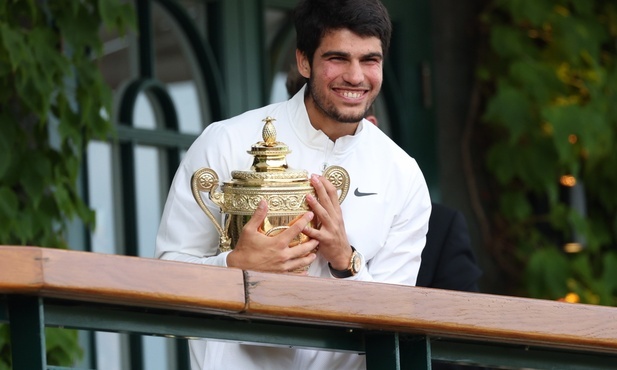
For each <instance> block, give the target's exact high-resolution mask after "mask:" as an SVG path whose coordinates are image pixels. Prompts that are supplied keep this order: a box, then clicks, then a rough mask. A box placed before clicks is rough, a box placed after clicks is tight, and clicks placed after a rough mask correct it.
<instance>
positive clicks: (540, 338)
mask: <svg viewBox="0 0 617 370" xmlns="http://www.w3.org/2000/svg"><path fill="white" fill-rule="evenodd" d="M0 294H2V296H1V298H0V321H5V322H9V325H10V328H11V336H12V341H13V361H14V369H16V370H21V369H28V370H30V369H45V368H46V366H47V365H46V363H45V348H44V343H45V341H44V330H43V328H44V326H62V327H72V328H77V329H85V330H97V331H114V332H130V333H137V334H144V335H160V336H169V337H184V338H197V337H200V338H212V339H221V340H234V341H242V342H245V343H262V344H266V345H275V346H285V347H289V346H293V347H303V348H318V349H325V350H335V351H352V352H358V353H364V354H365V355H366V359H367V368H368V369H406V368H413V369H430V366H431V365H430V361H431V359H436V360H442V361H451V362H460V363H473V364H482V365H485V366H502V367H507V368H539V369H610V368H613V369H615V368H617V308H614V307H603V306H593V305H585V304H570V303H564V302H556V301H546V300H537V299H527V298H515V297H505V296H496V295H488V294H479V293H466V292H454V291H445V290H437V289H428V288H420V287H407V286H399V285H392V284H378V283H367V282H354V281H343V280H334V279H321V278H313V277H302V276H289V275H278V274H267V273H258V272H252V271H242V270H238V269H232V268H220V267H213V266H203V265H194V264H187V263H180V262H170V261H161V260H155V259H148V258H137V257H127V256H119V255H105V254H97V253H89V252H77V251H64V250H57V249H47V248H38V247H12V246H0ZM41 338H42V339H41Z"/></svg>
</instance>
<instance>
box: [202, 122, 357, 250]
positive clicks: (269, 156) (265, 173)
mask: <svg viewBox="0 0 617 370" xmlns="http://www.w3.org/2000/svg"><path fill="white" fill-rule="evenodd" d="M263 121H264V122H265V124H264V127H263V130H262V136H263V141H260V142H257V143H256V144H255V145H253V146H252V147H251V150H249V151H248V153H249V154H251V155H253V157H254V160H253V165H252V166H251V169H250V170H247V171H240V170H238V171H232V172H231V176H232V179H231V181H227V182H224V183H223V185H222V187H221V190H220V191H219V190H217V189H218V187H219V177H218V175H217V173H216V172H215V171H214V170H212V169H210V168H200V169H198V170H197V171H195V172H194V173H193V176H192V178H191V190H192V193H193V197H194V198H195V200H196V201H197V204H198V205H199V207H200V208H201V209H202V210H203V211H204V212H205V213H206V215H207V216H208V218H209V219H210V220H211V221H212V222H213V223H214V225H215V227H216V229H217V231H218V233H219V236H220V242H219V250H220V251H221V252H225V251H230V250H232V249H233V248H234V247H235V245H236V243H237V242H238V238H239V237H240V232H241V231H242V228H243V227H244V225H246V223H247V222H248V220H249V219H250V218H251V216H252V215H253V213H254V212H255V210H256V209H257V206H258V205H259V202H260V201H261V200H262V199H264V200H265V201H266V203H267V204H268V214H267V216H266V218H265V220H264V222H263V223H262V224H261V225H260V231H261V232H263V233H264V234H265V235H268V236H274V235H276V234H278V233H280V232H281V231H283V230H285V229H287V228H289V226H290V225H292V224H293V223H294V222H295V221H296V220H297V219H298V218H299V217H301V216H302V215H303V214H304V213H306V212H308V211H309V210H310V208H309V207H308V204H307V203H306V196H307V195H308V194H311V195H313V196H315V190H314V189H313V187H312V186H311V184H310V181H309V178H308V172H307V171H305V170H294V169H290V168H288V166H287V161H286V156H287V154H289V153H291V151H290V150H289V148H288V147H287V145H285V144H284V143H281V142H277V141H276V130H275V128H274V124H273V121H274V118H272V117H266V118H265V119H264V120H263ZM323 176H324V177H326V178H327V179H328V180H329V181H330V182H331V183H332V184H333V185H334V186H335V187H336V188H337V190H338V191H339V203H341V202H342V201H343V200H344V199H345V197H346V195H347V192H348V191H349V174H348V173H347V171H346V170H345V169H344V168H342V167H340V166H330V167H328V168H326V170H325V171H324V174H323ZM202 193H207V194H208V198H209V199H210V200H211V201H212V202H213V203H214V204H216V205H217V206H218V207H219V209H220V211H221V212H222V213H224V215H225V216H224V222H223V225H220V224H219V222H218V221H217V219H216V218H215V217H214V215H213V214H212V212H211V211H210V210H209V209H208V207H207V206H206V204H205V202H204V199H203V198H202ZM313 222H314V221H311V223H310V224H309V227H318V225H315V224H314V223H313ZM307 238H308V237H307V236H306V235H304V234H303V233H300V234H299V235H298V236H297V237H296V238H295V239H294V240H293V241H292V242H291V243H290V247H293V246H295V245H298V244H300V243H302V242H304V241H305V240H306V239H307Z"/></svg>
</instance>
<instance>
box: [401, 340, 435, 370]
mask: <svg viewBox="0 0 617 370" xmlns="http://www.w3.org/2000/svg"><path fill="white" fill-rule="evenodd" d="M400 351H401V354H400V356H401V368H402V369H413V370H431V358H432V353H431V340H430V338H429V337H426V336H419V337H411V338H409V339H406V340H401V343H400Z"/></svg>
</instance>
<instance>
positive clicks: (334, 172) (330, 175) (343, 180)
mask: <svg viewBox="0 0 617 370" xmlns="http://www.w3.org/2000/svg"><path fill="white" fill-rule="evenodd" d="M323 176H324V177H325V178H326V179H328V181H330V183H332V185H334V187H335V188H336V189H337V190H340V191H341V193H340V194H339V196H338V202H339V204H341V203H343V201H344V200H345V197H346V196H347V192H349V173H348V172H347V170H346V169H344V168H343V167H341V166H330V167H328V168H326V169H325V171H324V173H323Z"/></svg>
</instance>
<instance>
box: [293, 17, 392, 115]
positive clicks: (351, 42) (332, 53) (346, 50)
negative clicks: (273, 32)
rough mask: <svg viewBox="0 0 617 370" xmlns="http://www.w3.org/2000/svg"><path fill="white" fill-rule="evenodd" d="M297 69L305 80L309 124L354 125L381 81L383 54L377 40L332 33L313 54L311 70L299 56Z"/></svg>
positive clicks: (366, 107) (371, 99) (326, 36)
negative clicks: (307, 93)
mask: <svg viewBox="0 0 617 370" xmlns="http://www.w3.org/2000/svg"><path fill="white" fill-rule="evenodd" d="M297 57H298V68H299V70H300V73H301V74H302V75H303V76H304V77H306V78H308V79H309V89H310V93H309V95H308V97H307V100H306V105H307V109H308V112H309V117H311V121H312V122H313V121H314V120H318V121H320V123H318V124H319V125H322V124H324V123H325V124H327V123H326V122H328V123H330V122H333V121H335V122H344V123H357V122H359V121H360V120H361V119H362V118H363V117H364V114H365V113H366V111H367V110H368V108H369V107H370V105H371V104H372V103H373V101H374V100H375V98H376V97H377V95H378V94H379V90H380V89H381V83H382V80H383V54H382V48H381V41H380V40H379V38H377V37H360V36H358V35H356V34H355V33H353V32H351V31H349V30H347V29H341V30H333V31H330V32H328V33H326V35H325V36H324V37H323V39H322V40H321V44H320V45H319V47H318V48H317V50H315V54H314V56H313V63H312V66H311V65H309V63H308V60H307V59H306V57H305V56H304V55H303V54H302V53H299V52H298V54H297Z"/></svg>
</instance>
